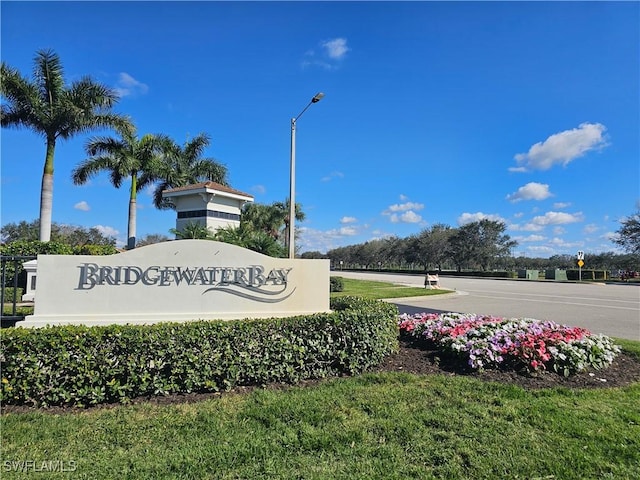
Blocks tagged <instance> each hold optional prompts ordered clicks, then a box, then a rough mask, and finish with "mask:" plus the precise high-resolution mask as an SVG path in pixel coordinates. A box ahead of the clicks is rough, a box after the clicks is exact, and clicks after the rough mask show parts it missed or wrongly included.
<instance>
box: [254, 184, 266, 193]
mask: <svg viewBox="0 0 640 480" xmlns="http://www.w3.org/2000/svg"><path fill="white" fill-rule="evenodd" d="M251 191H252V192H254V193H257V194H258V195H263V194H265V193H266V192H267V187H265V186H264V185H254V186H253V187H251Z"/></svg>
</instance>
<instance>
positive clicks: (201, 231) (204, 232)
mask: <svg viewBox="0 0 640 480" xmlns="http://www.w3.org/2000/svg"><path fill="white" fill-rule="evenodd" d="M169 232H171V233H173V234H174V235H175V236H176V239H178V240H184V239H189V238H191V239H200V240H213V232H212V231H211V230H209V227H207V226H206V225H203V224H202V223H198V222H189V223H187V224H186V225H185V226H184V228H182V229H181V230H178V229H177V228H172V229H170V230H169Z"/></svg>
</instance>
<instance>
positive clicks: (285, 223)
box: [242, 200, 305, 240]
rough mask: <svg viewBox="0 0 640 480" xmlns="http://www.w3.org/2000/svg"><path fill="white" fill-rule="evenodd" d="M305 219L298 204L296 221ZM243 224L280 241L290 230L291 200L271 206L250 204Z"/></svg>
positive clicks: (243, 217) (245, 209)
mask: <svg viewBox="0 0 640 480" xmlns="http://www.w3.org/2000/svg"><path fill="white" fill-rule="evenodd" d="M304 219H305V214H304V212H303V211H302V209H301V207H300V204H299V203H296V220H298V221H299V222H301V221H303V220H304ZM242 223H247V224H250V225H251V227H252V228H253V229H254V230H259V231H263V232H265V233H266V234H267V235H269V236H270V237H272V238H274V239H275V240H280V239H281V238H282V237H283V235H285V234H286V232H287V228H289V200H285V201H284V202H274V203H272V204H271V205H264V204H256V203H250V204H248V205H247V206H246V207H245V208H244V211H243V212H242Z"/></svg>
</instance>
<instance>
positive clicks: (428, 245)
mask: <svg viewBox="0 0 640 480" xmlns="http://www.w3.org/2000/svg"><path fill="white" fill-rule="evenodd" d="M454 233H455V230H453V229H452V228H451V227H450V226H448V225H444V224H441V223H438V224H435V225H433V226H431V228H429V229H425V230H423V231H422V232H420V234H419V235H417V236H415V237H413V238H412V239H411V247H410V252H411V253H410V257H409V258H410V259H411V260H412V261H416V262H417V263H419V264H420V265H422V266H423V267H424V268H425V269H428V268H429V266H431V265H435V266H436V267H437V268H438V270H442V265H443V263H444V262H445V261H446V260H447V259H448V258H449V257H450V256H451V237H452V235H453V234H454Z"/></svg>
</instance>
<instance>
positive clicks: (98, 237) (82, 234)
mask: <svg viewBox="0 0 640 480" xmlns="http://www.w3.org/2000/svg"><path fill="white" fill-rule="evenodd" d="M38 233H39V222H38V220H33V221H31V222H26V221H24V220H23V221H21V222H20V223H7V224H6V225H4V226H3V227H2V228H1V229H0V235H1V236H2V241H3V242H4V243H7V244H10V243H14V242H18V241H23V242H31V241H36V240H38ZM51 241H52V242H58V243H64V244H67V245H70V246H83V245H112V246H113V245H115V244H116V239H115V238H113V237H108V236H105V235H104V234H102V232H100V230H98V229H97V228H95V227H90V228H86V227H79V226H75V225H64V224H59V223H55V222H54V223H52V224H51ZM42 253H45V252H42Z"/></svg>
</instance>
